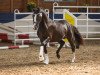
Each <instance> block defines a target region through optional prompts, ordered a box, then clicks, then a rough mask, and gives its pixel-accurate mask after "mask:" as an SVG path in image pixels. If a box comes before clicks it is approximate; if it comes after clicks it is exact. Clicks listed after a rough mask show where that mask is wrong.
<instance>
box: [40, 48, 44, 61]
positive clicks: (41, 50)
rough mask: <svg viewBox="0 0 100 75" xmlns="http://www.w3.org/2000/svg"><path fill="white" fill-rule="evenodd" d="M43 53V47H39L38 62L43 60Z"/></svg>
mask: <svg viewBox="0 0 100 75" xmlns="http://www.w3.org/2000/svg"><path fill="white" fill-rule="evenodd" d="M43 52H44V47H43V46H41V47H40V54H39V60H40V61H43V60H44V56H43Z"/></svg>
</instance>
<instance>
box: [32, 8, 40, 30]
mask: <svg viewBox="0 0 100 75" xmlns="http://www.w3.org/2000/svg"><path fill="white" fill-rule="evenodd" d="M34 19H36V23H35V25H34V29H35V30H37V29H38V28H39V24H40V22H41V20H42V13H41V9H40V8H34V9H33V21H34Z"/></svg>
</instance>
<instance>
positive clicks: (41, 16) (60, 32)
mask: <svg viewBox="0 0 100 75" xmlns="http://www.w3.org/2000/svg"><path fill="white" fill-rule="evenodd" d="M35 16H36V23H35V25H34V27H33V28H34V29H37V35H38V37H39V39H40V42H41V46H40V53H39V60H40V61H43V62H44V63H45V64H49V56H48V52H47V48H46V46H47V43H48V42H58V43H59V44H60V46H59V48H58V49H57V51H56V56H57V58H58V59H59V58H60V54H59V52H60V50H61V48H62V47H63V45H64V44H65V41H64V39H68V42H69V43H70V46H71V50H72V60H71V62H75V49H76V48H78V49H79V46H80V45H82V44H83V38H82V36H81V34H80V33H79V31H78V29H77V28H76V27H75V26H72V25H70V24H69V23H68V22H67V21H66V20H60V21H53V20H51V19H50V18H49V17H48V16H47V14H46V12H45V11H44V10H43V9H41V8H39V7H38V8H34V9H33V21H34V17H35Z"/></svg>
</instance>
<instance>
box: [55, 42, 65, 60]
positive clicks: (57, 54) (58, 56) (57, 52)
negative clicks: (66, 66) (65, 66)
mask: <svg viewBox="0 0 100 75" xmlns="http://www.w3.org/2000/svg"><path fill="white" fill-rule="evenodd" d="M58 43H59V44H60V46H59V48H58V50H57V51H56V56H57V58H58V59H59V58H60V55H59V52H60V50H61V48H62V47H63V45H64V44H65V42H64V41H63V40H61V41H60V42H58Z"/></svg>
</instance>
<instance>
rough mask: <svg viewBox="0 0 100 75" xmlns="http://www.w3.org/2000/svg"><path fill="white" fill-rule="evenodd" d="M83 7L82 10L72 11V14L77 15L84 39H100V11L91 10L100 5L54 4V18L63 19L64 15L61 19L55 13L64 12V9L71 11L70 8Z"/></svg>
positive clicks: (78, 26) (78, 25) (99, 7)
mask: <svg viewBox="0 0 100 75" xmlns="http://www.w3.org/2000/svg"><path fill="white" fill-rule="evenodd" d="M73 8H74V9H78V8H80V9H83V10H84V11H82V12H70V13H71V14H73V15H75V16H77V15H78V16H77V19H76V20H77V21H76V22H77V24H76V26H77V28H78V29H79V31H80V33H81V34H82V35H83V37H84V39H100V11H98V12H91V11H90V10H91V9H94V8H96V9H99V10H100V6H59V5H58V3H56V2H55V3H54V4H53V20H62V19H64V17H62V18H60V19H56V18H55V15H57V14H62V15H63V16H64V13H63V12H62V11H63V10H64V9H67V10H69V11H70V9H73Z"/></svg>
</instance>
